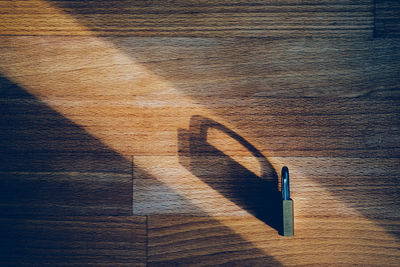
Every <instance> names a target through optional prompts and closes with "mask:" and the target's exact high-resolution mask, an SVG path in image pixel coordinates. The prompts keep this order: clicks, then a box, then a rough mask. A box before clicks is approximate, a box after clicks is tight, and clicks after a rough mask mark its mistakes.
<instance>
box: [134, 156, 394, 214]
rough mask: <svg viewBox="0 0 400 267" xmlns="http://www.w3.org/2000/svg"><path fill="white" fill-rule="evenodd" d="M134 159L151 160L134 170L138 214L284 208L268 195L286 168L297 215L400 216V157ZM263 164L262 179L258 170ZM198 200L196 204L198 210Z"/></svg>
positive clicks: (138, 161) (239, 212)
mask: <svg viewBox="0 0 400 267" xmlns="http://www.w3.org/2000/svg"><path fill="white" fill-rule="evenodd" d="M135 162H136V164H137V165H140V166H145V165H144V164H143V163H142V162H147V163H148V168H147V169H146V168H145V167H143V168H141V169H140V170H138V171H135V179H134V187H135V188H136V190H135V191H134V201H133V203H134V204H133V205H134V213H135V214H140V215H147V214H198V215H202V214H211V215H215V216H221V215H224V214H233V215H245V214H246V211H247V212H250V213H255V212H257V211H265V210H266V209H268V206H269V205H279V203H277V202H276V200H274V198H273V196H271V198H270V199H268V196H266V195H268V193H270V194H273V192H274V191H276V192H277V191H280V189H279V188H278V184H279V183H278V177H277V175H276V171H275V170H277V171H278V172H279V170H280V169H281V168H282V167H283V166H284V165H286V166H288V167H289V169H290V172H291V177H292V181H291V195H292V196H293V198H294V199H295V200H297V201H296V214H297V215H298V216H312V215H315V216H321V217H324V216H326V217H329V216H341V215H343V216H356V217H357V216H359V215H360V214H363V215H364V216H366V217H368V218H372V219H379V218H387V219H389V218H393V219H399V213H398V210H399V208H400V202H399V201H398V199H399V198H398V197H399V196H398V194H399V192H398V183H397V177H398V173H397V170H398V166H399V159H361V158H322V157H318V158H314V157H293V158H291V157H284V158H279V157H270V158H268V159H266V162H267V163H263V164H270V165H269V166H263V167H260V166H259V165H260V162H258V161H257V160H256V159H254V158H250V157H240V156H236V157H229V156H228V155H220V156H209V157H206V156H205V157H193V158H190V157H187V158H186V157H185V158H183V159H182V158H181V159H179V162H178V159H176V158H175V157H173V156H170V157H161V156H143V157H140V156H138V157H135ZM141 163H142V164H141ZM182 166H183V167H185V168H182ZM260 168H262V169H263V171H264V172H265V173H264V174H263V176H261V175H260V174H258V171H259V170H260ZM163 173H165V175H163ZM154 177H157V179H154ZM258 180H263V181H264V182H258ZM251 195H253V196H251ZM174 196H175V197H174ZM177 196H180V197H181V198H178V197H177ZM253 198H254V199H253ZM227 199H228V200H230V201H227ZM252 199H253V202H246V201H249V200H252ZM315 199H318V200H319V201H318V204H315V203H313V201H314V200H315ZM245 200H246V201H245ZM279 200H280V195H279V196H278V201H279ZM272 201H275V202H272ZM216 203H219V204H218V205H216ZM273 203H275V204H273ZM193 204H196V205H197V207H198V208H197V209H193V208H192V205H193Z"/></svg>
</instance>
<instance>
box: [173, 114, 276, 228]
mask: <svg viewBox="0 0 400 267" xmlns="http://www.w3.org/2000/svg"><path fill="white" fill-rule="evenodd" d="M209 129H213V130H218V131H221V132H222V133H224V134H225V135H227V136H228V137H229V138H232V139H234V140H236V141H237V142H239V143H240V144H241V145H242V146H243V147H244V148H246V149H247V150H248V151H249V152H250V153H251V154H252V156H254V157H255V158H256V159H257V161H258V163H259V165H260V170H261V171H260V174H261V176H259V175H256V174H255V173H254V172H252V171H250V170H249V169H247V168H246V167H244V166H243V165H242V164H240V163H239V162H237V161H236V160H234V159H233V158H232V157H230V156H228V155H227V154H226V153H224V152H223V151H221V150H220V149H218V148H216V147H215V146H213V145H212V144H210V142H209V140H208V139H207V132H208V130H209ZM178 153H179V161H180V164H181V165H182V166H184V167H185V168H186V169H187V170H189V171H190V172H191V173H192V174H193V175H195V176H197V177H198V178H200V179H201V180H202V181H204V182H205V183H207V184H208V185H210V186H211V187H212V188H213V189H214V190H216V191H218V192H219V193H220V194H222V195H223V196H224V197H226V198H227V199H229V200H230V201H232V202H233V203H235V204H236V205H238V206H239V207H241V208H242V209H244V210H246V211H247V212H249V213H250V214H252V215H254V216H255V217H256V218H258V219H260V220H262V221H263V222H264V223H266V224H267V225H269V226H271V227H272V228H274V229H275V230H277V231H278V232H281V228H282V220H281V218H282V201H281V195H280V192H279V190H278V175H277V173H276V171H275V169H274V168H273V166H272V165H271V163H270V162H269V161H268V159H267V158H266V157H265V156H264V155H263V154H262V153H261V152H260V151H259V150H258V149H257V148H255V147H254V146H253V145H252V144H250V143H249V142H248V141H247V140H245V139H244V138H243V137H241V136H240V135H239V134H237V133H236V132H234V131H233V130H231V129H229V128H227V127H226V126H224V125H222V124H221V123H218V122H216V121H214V120H212V119H209V118H206V117H203V116H198V115H196V116H192V117H191V119H190V126H189V130H186V129H178Z"/></svg>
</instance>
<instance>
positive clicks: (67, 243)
mask: <svg viewBox="0 0 400 267" xmlns="http://www.w3.org/2000/svg"><path fill="white" fill-rule="evenodd" d="M0 226H1V228H2V236H1V239H0V240H1V243H2V245H1V246H2V249H1V251H0V256H1V257H0V264H1V265H3V266H83V265H85V266H88V265H89V266H145V265H146V249H145V246H146V218H145V217H139V216H129V217H126V216H114V217H105V216H95V217H91V216H82V217H56V218H54V217H50V218H46V217H42V218H40V219H30V218H24V219H1V220H0Z"/></svg>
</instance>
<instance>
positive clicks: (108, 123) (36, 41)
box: [0, 0, 394, 264]
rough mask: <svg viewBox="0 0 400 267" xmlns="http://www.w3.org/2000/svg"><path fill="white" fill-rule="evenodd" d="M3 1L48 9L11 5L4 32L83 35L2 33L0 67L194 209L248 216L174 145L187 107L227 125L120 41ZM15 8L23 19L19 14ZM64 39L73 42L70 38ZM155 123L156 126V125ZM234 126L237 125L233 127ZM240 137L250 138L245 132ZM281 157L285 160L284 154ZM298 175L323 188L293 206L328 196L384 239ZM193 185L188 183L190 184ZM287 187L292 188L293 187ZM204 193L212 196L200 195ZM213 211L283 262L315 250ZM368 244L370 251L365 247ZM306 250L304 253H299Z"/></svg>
mask: <svg viewBox="0 0 400 267" xmlns="http://www.w3.org/2000/svg"><path fill="white" fill-rule="evenodd" d="M3 4H4V3H3ZM7 4H9V5H10V6H9V9H10V12H11V11H12V12H13V11H14V10H20V9H19V6H18V5H23V6H24V7H27V6H29V8H30V10H31V13H35V12H36V13H38V14H40V12H41V11H43V10H47V13H51V14H53V15H52V16H51V17H49V16H35V15H24V14H18V12H17V11H16V14H11V15H10V16H9V19H8V20H3V21H1V22H0V26H1V29H3V31H5V32H7V31H9V32H12V30H13V27H15V25H17V24H18V23H23V24H26V27H30V28H38V29H41V32H42V33H44V34H45V35H46V34H48V35H51V34H53V32H52V31H51V25H52V24H60V23H61V24H63V25H66V26H65V27H68V29H74V30H75V31H76V32H77V35H85V37H71V36H70V37H62V36H59V37H51V36H47V37H44V36H36V37H27V36H25V37H20V36H10V37H4V38H1V39H0V45H1V51H0V52H1V61H0V70H1V72H2V73H3V74H5V75H6V76H7V77H8V78H9V79H11V80H13V81H14V82H15V83H17V84H18V85H20V86H21V87H23V88H25V89H26V90H27V91H29V93H32V94H34V95H35V96H36V97H38V98H39V99H40V100H41V101H43V102H44V103H46V104H47V105H49V106H50V107H51V108H53V109H54V110H56V111H58V112H59V113H60V114H62V115H63V116H65V117H66V118H68V119H70V120H71V121H73V122H74V123H76V124H77V125H80V126H82V127H83V128H84V129H85V130H86V131H87V132H88V133H90V134H91V135H93V136H95V137H96V138H98V139H100V140H102V142H104V144H106V145H107V146H109V147H110V148H112V149H113V150H115V151H116V152H118V153H120V154H121V155H123V156H124V157H125V158H126V159H127V160H131V155H134V156H135V165H136V166H137V167H139V168H142V169H143V170H145V171H146V172H148V173H149V174H151V175H153V176H154V177H156V178H157V179H159V180H160V181H161V182H162V183H164V184H166V185H167V186H168V187H170V188H171V189H172V190H175V191H176V192H177V193H178V194H180V195H181V196H182V197H184V198H185V199H186V200H188V201H189V202H191V203H193V204H195V205H196V206H197V207H198V208H199V209H200V210H201V211H203V212H205V213H207V214H209V215H210V216H218V215H226V214H227V213H229V214H230V215H247V216H251V215H250V214H249V213H248V212H246V211H244V210H243V209H241V208H240V207H239V206H238V205H236V204H235V203H233V202H232V201H230V200H228V199H226V198H225V197H224V196H223V195H222V194H221V193H219V192H217V191H216V190H214V189H213V188H212V187H210V186H209V185H208V184H207V183H205V182H203V181H202V180H200V179H199V178H198V177H196V176H194V175H193V174H192V173H191V172H189V171H188V170H186V169H185V168H184V167H182V166H181V165H180V164H179V159H178V155H177V153H176V151H177V149H178V144H177V130H178V129H181V128H187V127H188V122H189V121H190V118H191V117H192V116H193V115H201V116H204V117H208V118H211V119H214V120H216V121H218V122H220V123H222V124H224V125H226V126H227V127H228V128H231V129H235V127H233V126H232V125H230V123H229V122H227V121H224V119H223V118H221V117H216V116H215V114H213V112H211V111H210V110H208V109H206V108H205V107H203V106H200V105H198V104H196V103H195V102H194V101H193V100H192V99H190V98H188V97H186V96H184V95H183V94H181V93H180V92H179V90H178V89H177V88H175V87H174V85H173V84H170V83H169V82H168V81H166V80H164V79H163V78H162V77H159V76H157V75H155V74H154V73H152V72H151V71H150V70H149V69H146V68H145V67H143V66H141V65H140V64H138V63H137V62H135V60H134V59H133V58H132V57H130V56H128V55H127V54H125V53H124V52H122V50H121V49H119V48H118V47H116V46H115V45H113V44H112V43H111V42H107V39H102V38H98V37H96V36H94V34H92V33H91V32H90V30H88V29H87V28H85V27H84V26H82V25H81V24H79V22H78V21H76V20H75V19H74V18H73V17H71V16H70V15H68V14H65V13H64V12H62V11H60V10H59V9H57V8H55V7H53V6H52V5H51V4H49V3H48V2H46V1H40V0H29V1H24V2H23V3H21V2H11V3H10V2H8V3H6V5H7ZM13 5H14V6H13ZM32 10H33V11H35V12H32ZM23 16H24V19H23V20H22V19H20V17H23ZM29 16H31V17H29ZM20 26H21V25H19V27H16V28H20ZM21 34H23V33H21ZM71 43H73V46H71V45H70V44H71ZM170 107H175V109H170ZM171 112H172V113H171ZM174 112H175V113H174ZM159 128H160V129H163V131H157V129H159ZM235 131H237V132H238V133H240V130H238V129H235ZM240 134H241V133H240ZM243 137H244V138H246V139H248V140H250V141H251V142H252V143H253V144H255V146H257V143H256V142H255V141H253V140H252V138H251V136H243ZM221 149H223V148H221ZM154 155H165V156H166V157H168V159H169V160H168V161H167V162H165V161H163V160H162V159H165V158H166V157H165V158H162V157H161V160H160V157H158V156H154ZM270 160H271V161H272V164H273V166H274V168H275V169H276V170H279V169H280V168H281V167H282V163H283V159H282V158H270ZM285 161H286V163H287V160H286V159H285ZM289 163H290V162H289ZM250 166H252V165H251V164H250V165H249V168H250ZM255 172H257V171H255ZM292 173H293V174H294V175H296V176H302V174H301V171H297V170H296V169H294V170H293V172H292ZM303 176H304V175H303ZM177 177H179V178H177ZM304 179H305V180H304V181H303V182H305V183H308V184H309V185H310V188H312V187H314V188H319V189H321V190H320V191H319V192H321V191H322V192H323V193H322V194H323V195H322V196H321V195H320V193H318V194H319V195H313V192H310V194H309V195H308V196H307V198H301V197H300V196H299V197H296V195H294V198H295V199H296V204H295V205H296V209H297V210H307V209H309V208H312V206H310V205H312V202H311V199H316V198H317V199H318V198H324V199H328V200H329V203H331V204H332V205H333V206H335V205H336V206H340V207H341V211H342V213H340V212H338V215H339V214H341V215H342V214H343V213H344V214H347V215H348V216H356V217H357V218H358V220H359V221H360V223H361V224H362V225H364V226H365V227H370V228H371V229H374V230H376V231H377V232H380V233H382V234H381V235H382V240H386V241H387V242H388V240H393V238H392V237H391V235H390V234H388V233H385V231H384V230H383V229H382V228H381V227H380V226H377V225H375V224H374V223H373V222H371V221H369V220H368V219H366V218H364V217H363V216H362V215H360V214H359V213H358V212H356V211H355V210H354V209H352V208H351V207H349V206H347V205H346V203H344V202H342V201H340V200H339V199H337V198H336V197H335V196H334V195H332V194H331V193H330V192H328V190H326V189H324V188H321V185H318V184H316V183H315V182H313V181H312V180H311V179H307V178H306V177H305V178H304ZM194 187H195V188H196V191H194V190H193V188H194ZM293 189H294V191H295V187H294V188H293ZM204 196H207V199H210V200H212V201H211V202H205V201H204V199H205V197H204ZM301 215H304V218H303V217H302V218H300V217H299V219H296V221H297V223H298V225H297V226H296V227H298V226H300V225H301V224H305V223H307V220H306V219H305V218H306V217H307V216H312V215H310V214H301ZM215 219H216V220H218V221H219V222H221V224H225V225H226V226H228V227H229V228H231V229H232V230H233V231H235V232H236V233H237V234H238V235H240V236H241V237H242V238H243V239H244V240H247V241H249V242H251V243H253V244H254V245H255V246H256V247H257V248H259V249H261V250H262V251H264V252H265V253H266V254H268V255H271V256H273V257H274V258H275V259H276V260H278V261H280V262H281V263H283V264H286V263H292V262H293V257H294V256H296V255H297V256H298V255H300V254H301V253H306V252H307V251H308V253H310V251H314V250H316V251H318V248H312V247H307V246H306V247H304V251H298V252H296V254H295V255H291V256H287V255H285V253H282V251H281V250H282V249H285V247H294V246H295V245H296V244H297V245H298V246H297V247H300V246H301V244H302V238H304V235H303V234H302V233H299V236H297V237H299V238H297V237H295V238H293V239H287V238H286V239H285V238H279V237H278V236H277V233H276V232H275V231H272V230H271V229H270V227H267V226H266V225H265V223H264V222H262V221H260V220H258V219H257V218H255V217H252V219H251V220H249V227H250V228H251V229H253V230H251V231H249V230H245V229H244V228H243V225H240V224H235V223H228V224H227V223H226V220H224V219H223V218H220V217H215ZM337 220H339V219H337ZM255 232H257V233H263V234H264V235H265V236H271V235H273V236H274V238H275V239H276V240H275V241H276V242H275V243H274V244H272V245H271V244H266V243H265V242H263V239H262V238H260V236H259V235H256V234H254V233H255ZM308 234H312V233H308ZM348 238H349V240H352V239H356V238H360V236H359V233H358V232H357V231H351V234H350V236H348ZM391 242H394V241H391ZM391 245H393V244H391ZM393 246H394V245H393ZM334 247H335V249H336V250H339V251H343V250H345V249H347V247H348V244H346V242H343V243H342V242H341V241H340V240H338V241H337V242H335V244H334ZM355 249H358V250H363V249H371V248H370V247H368V248H363V247H360V248H355ZM325 252H326V253H327V258H329V257H332V258H334V255H328V254H329V251H325ZM370 252H371V253H372V254H371V255H373V251H370ZM307 256H309V255H305V256H303V257H307ZM349 257H350V256H349ZM297 260H298V262H299V264H301V262H302V260H303V261H305V262H306V259H301V258H300V257H299V258H298V259H297ZM371 260H373V259H371Z"/></svg>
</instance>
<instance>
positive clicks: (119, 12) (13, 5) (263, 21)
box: [0, 0, 374, 38]
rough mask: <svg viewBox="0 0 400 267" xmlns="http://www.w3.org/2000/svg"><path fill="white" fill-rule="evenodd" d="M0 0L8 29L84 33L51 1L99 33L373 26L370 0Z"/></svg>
mask: <svg viewBox="0 0 400 267" xmlns="http://www.w3.org/2000/svg"><path fill="white" fill-rule="evenodd" d="M0 4H1V5H2V14H1V15H0V21H2V24H3V25H4V26H3V27H4V29H3V33H4V34H11V35H25V34H33V35H87V34H88V33H87V31H84V30H82V27H80V26H77V25H76V24H74V23H73V22H72V21H68V20H61V21H60V20H59V19H58V18H57V17H54V8H53V7H56V8H61V9H62V10H64V11H65V12H67V13H68V14H70V15H72V16H73V17H74V18H75V19H76V20H78V21H79V22H80V23H82V24H83V25H85V26H86V27H88V28H90V29H91V31H92V32H93V33H94V34H96V35H102V36H109V35H112V36H114V35H120V36H121V35H123V36H133V35H134V36H197V37H199V36H209V37H216V36H218V37H232V36H237V37H238V36H240V37H254V36H256V37H260V36H263V37H265V36H267V37H273V38H276V37H279V38H287V37H304V36H309V37H311V36H323V37H332V36H339V37H351V36H354V35H359V36H365V37H366V36H371V32H372V30H373V28H374V20H373V11H374V5H373V1H372V0H361V1H357V2H354V1H351V0H340V1H338V0H337V1H332V0H318V1H315V0H306V1H298V0H283V1H282V0H281V1H279V0H272V1H271V0H267V1H221V0H216V1H215V0H214V1H205V0H203V1H173V2H170V1H162V0H159V1H151V2H148V1H123V0H118V1H106V0H97V1H39V0H30V1H1V3H0ZM16 21H18V23H16ZM27 27H29V28H28V29H27Z"/></svg>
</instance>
